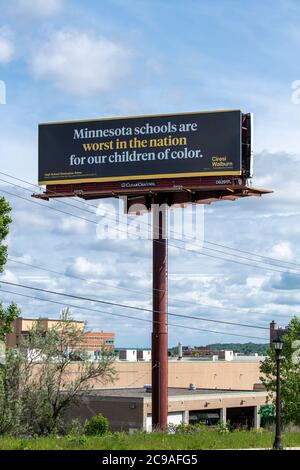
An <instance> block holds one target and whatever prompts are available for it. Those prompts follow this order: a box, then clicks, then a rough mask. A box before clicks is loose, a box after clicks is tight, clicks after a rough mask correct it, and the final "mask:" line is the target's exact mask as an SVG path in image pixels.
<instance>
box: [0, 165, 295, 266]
mask: <svg viewBox="0 0 300 470" xmlns="http://www.w3.org/2000/svg"><path fill="white" fill-rule="evenodd" d="M0 174H2V175H4V176H7V177H9V178H12V179H14V180H16V181H20V182H22V183H25V184H28V185H30V186H32V187H36V188H38V189H39V190H40V191H42V189H41V187H40V186H38V185H36V184H34V183H31V182H29V181H26V180H23V179H21V178H16V177H15V176H12V175H10V174H8V173H4V172H1V171H0ZM0 181H3V182H5V183H7V184H11V185H13V186H16V187H19V188H22V189H24V190H26V191H30V192H31V190H30V189H29V188H24V187H23V186H20V185H16V184H14V183H12V182H9V181H6V180H3V179H1V180H0ZM48 192H49V193H53V194H56V193H55V191H51V190H49V189H48ZM76 200H77V199H76ZM77 201H78V202H80V203H81V204H84V205H85V206H88V207H92V208H93V209H97V207H96V206H95V205H93V204H90V203H88V202H87V201H83V200H81V199H79V200H77ZM56 202H58V203H61V204H65V205H67V206H70V207H74V208H76V209H79V210H82V211H85V212H89V213H91V214H94V215H96V213H95V212H94V211H89V210H87V209H82V208H81V207H79V206H77V205H74V204H71V203H69V202H65V201H61V200H56ZM105 212H108V213H109V212H110V211H105ZM121 223H123V224H124V223H125V222H121ZM140 223H141V224H143V225H147V226H148V227H149V229H150V230H151V225H150V224H148V223H147V222H143V221H140ZM171 232H172V233H174V234H177V235H181V234H180V233H178V232H175V231H173V230H172V231H171ZM185 238H187V239H190V240H193V238H192V237H185ZM180 241H181V240H180ZM204 243H207V244H210V245H214V246H218V247H220V248H225V249H227V250H231V251H237V252H239V253H244V254H248V255H251V256H256V257H258V258H263V259H266V260H270V261H273V262H275V263H285V264H290V265H293V266H297V267H299V268H300V264H299V263H293V262H291V261H284V260H280V259H276V258H272V257H269V256H264V255H259V254H256V253H253V252H250V251H246V250H241V249H238V248H231V247H229V246H226V245H222V244H220V243H215V242H211V241H208V240H204ZM206 249H208V250H209V248H206ZM211 250H212V249H211ZM212 251H214V250H212ZM226 254H227V255H229V256H234V255H232V254H230V253H226ZM245 259H248V258H245ZM251 261H256V260H251ZM256 262H261V261H259V260H257V261H256ZM271 266H276V265H274V264H271ZM278 266H280V264H279V265H278ZM281 267H284V266H281Z"/></svg>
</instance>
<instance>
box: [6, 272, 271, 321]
mask: <svg viewBox="0 0 300 470" xmlns="http://www.w3.org/2000/svg"><path fill="white" fill-rule="evenodd" d="M1 283H3V284H7V285H10V286H15V287H21V288H23V289H29V290H35V291H38V292H45V293H47V294H54V295H59V296H62V297H70V298H72V299H77V300H84V301H88V302H95V303H100V304H104V305H110V306H112V307H120V308H129V309H132V310H138V311H142V312H150V313H152V310H151V309H148V308H143V307H135V306H133V305H127V304H120V303H118V302H110V301H107V300H100V299H93V298H89V297H83V296H79V295H74V294H66V293H63V292H57V291H52V290H49V289H42V288H41V287H33V286H26V285H24V284H18V283H15V282H9V281H2V280H1V279H0V284H1ZM167 315H168V316H172V317H180V318H186V319H192V320H200V321H207V322H212V323H220V324H225V325H233V326H240V327H244V328H254V329H259V330H269V328H267V327H265V326H260V325H257V326H255V325H249V324H245V323H237V322H229V321H225V320H215V319H211V318H204V317H198V316H193V315H182V314H179V313H171V312H167Z"/></svg>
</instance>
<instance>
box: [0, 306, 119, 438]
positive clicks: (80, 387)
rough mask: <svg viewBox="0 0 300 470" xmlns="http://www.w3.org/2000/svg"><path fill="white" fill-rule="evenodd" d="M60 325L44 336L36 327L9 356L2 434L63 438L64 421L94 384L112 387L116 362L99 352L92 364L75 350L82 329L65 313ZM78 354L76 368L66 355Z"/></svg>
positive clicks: (1, 395) (0, 409)
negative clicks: (109, 383)
mask: <svg viewBox="0 0 300 470" xmlns="http://www.w3.org/2000/svg"><path fill="white" fill-rule="evenodd" d="M60 320H61V322H60V323H57V325H55V326H54V327H53V328H51V329H49V330H46V331H45V330H44V329H43V328H42V327H41V326H40V324H39V323H38V322H36V323H35V324H34V326H33V328H32V329H31V330H29V332H28V335H27V336H26V337H25V338H24V339H23V340H22V341H21V344H20V348H19V350H13V352H12V350H11V351H8V353H7V358H6V363H5V365H4V371H5V373H4V376H3V377H4V380H3V381H2V385H1V384H0V417H1V418H0V434H1V433H14V434H20V433H22V434H24V433H25V434H28V435H32V434H39V435H46V434H49V433H52V432H64V429H65V428H66V422H65V421H66V420H65V417H66V416H65V415H66V412H67V410H68V409H69V408H70V407H73V406H75V405H76V404H77V403H78V401H79V400H80V399H84V397H82V393H83V392H84V394H87V393H88V392H89V391H90V390H91V389H92V388H93V386H94V384H95V383H98V384H99V386H100V387H101V386H102V385H103V384H105V383H108V382H112V381H113V380H114V376H115V369H114V367H113V362H114V358H115V356H114V355H113V354H112V353H111V352H109V351H107V352H106V351H103V352H102V354H101V355H100V356H99V358H97V360H95V361H90V360H89V359H88V355H87V352H86V351H84V350H79V349H78V345H79V344H82V342H83V340H84V329H82V328H79V327H78V326H77V324H76V323H74V321H73V320H72V318H71V316H70V312H69V310H68V309H66V310H64V311H63V312H62V314H61V318H60ZM72 349H73V350H74V349H75V350H76V357H77V359H80V360H78V361H77V362H74V361H73V359H72V357H71V355H70V352H71V351H72Z"/></svg>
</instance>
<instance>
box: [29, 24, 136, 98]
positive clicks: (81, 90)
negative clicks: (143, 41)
mask: <svg viewBox="0 0 300 470" xmlns="http://www.w3.org/2000/svg"><path fill="white" fill-rule="evenodd" d="M130 58H131V53H130V51H129V50H128V49H126V47H124V46H123V45H122V44H118V43H117V42H113V41H111V40H109V39H106V38H104V37H101V36H93V35H91V34H89V33H86V32H79V31H60V32H57V33H56V34H55V35H54V36H53V37H52V38H51V40H50V41H49V42H48V43H45V44H44V45H43V46H42V47H41V48H40V49H38V51H37V52H36V54H35V55H34V57H33V58H32V61H31V68H32V72H33V74H34V75H35V76H36V77H38V78H43V79H47V80H52V81H53V82H54V84H55V85H56V86H57V87H58V88H60V89H61V90H63V91H64V92H69V93H74V94H77V95H82V96H88V95H93V94H96V93H99V92H103V91H106V90H108V89H110V88H111V87H112V86H113V85H114V84H115V83H116V81H117V80H120V79H122V78H123V77H124V75H125V74H126V73H127V72H128V71H129V66H130Z"/></svg>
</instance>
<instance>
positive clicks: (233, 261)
mask: <svg viewBox="0 0 300 470" xmlns="http://www.w3.org/2000/svg"><path fill="white" fill-rule="evenodd" d="M23 189H24V188H23ZM0 191H2V192H3V193H5V194H8V195H10V196H14V197H17V198H19V199H22V200H24V201H27V202H31V203H33V204H36V205H38V206H43V207H45V206H44V205H43V204H40V203H38V202H37V201H33V200H32V199H27V198H26V197H24V196H20V195H19V194H15V193H11V192H9V191H6V190H4V189H2V188H0ZM46 207H47V208H48V209H51V210H53V211H56V212H60V213H62V214H65V215H70V216H72V217H75V218H77V219H81V220H85V221H86V222H90V223H93V224H94V225H98V223H99V222H96V221H94V220H91V219H87V218H85V217H82V216H79V215H77V214H72V213H71V212H66V211H63V210H61V209H57V208H56V207H52V206H49V205H47V206H46ZM113 230H117V231H119V232H124V233H126V234H127V233H128V232H127V231H124V230H120V229H119V228H113ZM157 243H161V242H160V241H159V240H157ZM168 245H169V246H172V247H174V248H177V249H180V250H184V251H186V252H188V253H197V254H198V255H201V256H206V257H209V258H213V259H217V260H222V261H229V262H231V263H235V264H239V265H242V266H248V267H254V268H259V269H264V270H265V269H267V270H269V271H274V272H278V273H290V274H294V275H300V273H292V272H291V271H282V270H279V269H274V268H272V267H270V266H260V265H257V264H250V263H243V262H241V261H237V260H236V259H230V258H223V257H221V256H215V255H212V254H208V253H204V252H203V251H196V250H190V249H188V248H186V247H183V246H178V245H174V244H172V243H170V242H168ZM214 251H219V250H214ZM223 254H225V255H228V253H225V252H224V253H223ZM229 256H230V255H229ZM231 256H233V255H231ZM251 261H252V260H251ZM253 261H254V262H256V263H258V262H260V261H255V260H253ZM265 264H266V263H265ZM272 266H274V265H272ZM293 269H294V268H293Z"/></svg>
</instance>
